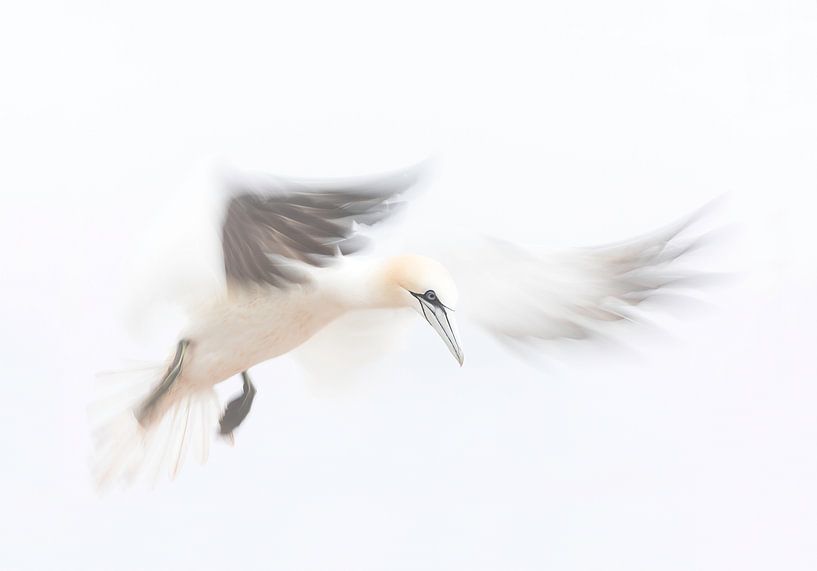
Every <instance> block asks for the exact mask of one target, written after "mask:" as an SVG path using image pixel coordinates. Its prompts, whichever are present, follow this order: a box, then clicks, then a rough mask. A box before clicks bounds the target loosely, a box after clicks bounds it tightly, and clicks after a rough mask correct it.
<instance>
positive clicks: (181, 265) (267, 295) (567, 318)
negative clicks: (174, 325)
mask: <svg viewBox="0 0 817 571" xmlns="http://www.w3.org/2000/svg"><path fill="white" fill-rule="evenodd" d="M427 175H428V169H427V167H426V166H425V165H423V164H421V165H418V166H414V167H410V168H407V169H403V170H399V171H396V172H391V173H386V174H379V175H373V176H365V177H357V178H346V179H326V180H312V179H293V178H284V177H278V176H271V175H264V174H255V173H244V172H237V171H228V172H219V173H218V174H217V175H212V174H208V175H207V177H206V184H204V183H202V180H203V179H202V180H198V181H194V183H193V184H192V186H191V187H190V189H189V192H187V193H182V194H180V199H179V200H180V201H179V202H178V206H180V207H181V208H182V209H183V210H184V211H185V212H187V214H188V215H189V216H192V217H193V218H194V221H195V222H196V223H198V225H196V223H194V224H192V225H190V226H187V227H183V226H182V225H180V224H179V221H178V219H177V218H174V216H173V214H172V213H173V212H174V211H173V210H172V209H171V210H170V212H171V214H170V215H169V218H168V219H167V220H166V223H167V227H168V228H170V232H169V233H167V236H170V239H165V240H164V242H160V243H157V244H158V245H157V247H156V249H155V250H154V251H153V254H151V256H149V257H150V258H151V259H152V261H153V262H154V266H156V265H157V264H158V266H159V267H158V270H154V274H155V273H156V271H158V274H157V275H159V276H160V277H161V278H163V279H159V280H158V281H156V283H158V285H156V286H154V288H153V290H149V288H148V290H146V293H145V292H143V295H142V297H141V299H142V300H143V301H145V300H149V299H152V298H155V297H157V296H158V297H161V296H160V295H159V294H162V295H164V296H165V297H169V298H173V297H174V296H175V301H177V302H179V303H178V305H179V306H180V307H182V313H183V315H184V322H183V325H182V326H181V327H180V329H179V331H178V335H177V337H176V340H175V347H174V348H173V349H172V350H170V351H168V357H167V360H166V361H165V362H164V363H162V364H161V365H159V366H157V367H150V368H146V369H142V370H139V371H131V372H129V373H123V374H121V375H120V374H112V375H110V377H111V378H118V377H124V378H125V379H126V384H128V383H130V384H131V385H132V388H134V387H135V392H134V391H133V390H132V391H131V393H130V400H128V402H127V405H126V406H124V407H123V409H122V410H121V411H118V413H117V414H115V415H113V416H111V417H109V418H107V419H106V421H105V422H104V423H103V424H102V426H101V428H99V429H98V430H97V432H96V442H95V445H96V454H95V456H96V462H95V467H94V469H95V472H96V477H97V480H98V482H99V484H100V485H104V484H106V483H110V482H113V481H117V480H124V481H129V480H132V479H135V478H138V477H139V476H140V474H141V473H142V472H144V471H145V470H146V469H147V467H149V466H152V468H153V472H154V473H161V472H163V471H167V472H169V473H170V475H171V476H175V474H176V473H177V472H178V470H179V469H180V467H181V465H182V463H183V462H184V459H185V457H186V455H187V454H188V451H190V450H191V449H192V452H193V453H194V455H195V456H197V457H198V458H199V460H200V461H202V462H203V461H204V460H206V457H207V454H208V450H209V446H210V441H211V439H212V438H213V437H214V436H216V435H221V436H222V437H224V438H227V439H229V440H231V441H232V439H233V438H234V431H235V430H236V429H237V428H238V427H239V426H240V425H241V424H242V422H243V421H244V420H245V419H246V418H247V416H248V414H249V413H250V412H251V410H252V405H253V401H254V399H255V397H256V386H255V384H254V382H253V380H252V378H251V374H250V370H251V368H252V367H253V366H255V365H257V364H259V363H262V362H264V361H267V360H269V359H273V358H275V357H278V356H281V355H284V354H287V353H291V352H294V351H296V350H297V349H299V348H300V347H301V346H302V345H303V346H304V347H306V348H308V347H309V344H310V340H312V339H317V338H319V337H320V336H318V335H317V334H318V333H319V332H322V331H323V332H325V331H327V330H331V328H328V327H327V326H329V325H330V324H332V323H337V322H339V321H341V320H343V319H347V318H350V317H354V316H355V315H358V314H361V313H362V312H371V311H373V310H374V311H375V316H379V319H380V320H381V321H384V322H385V321H388V320H389V319H391V316H393V315H394V312H400V313H401V314H403V315H404V314H405V313H406V312H409V313H414V314H416V317H417V318H419V320H420V321H424V322H425V323H426V324H428V325H429V326H430V328H431V329H432V330H433V331H434V332H435V333H436V334H437V336H438V337H439V339H440V341H441V342H442V343H443V344H444V345H445V347H446V348H447V349H448V351H449V352H450V354H451V356H452V357H453V359H454V360H455V361H456V363H457V364H458V365H460V366H462V365H463V364H464V363H465V350H464V346H463V340H462V338H461V336H460V333H459V329H458V326H457V320H458V319H459V317H460V312H462V314H463V317H465V318H470V319H471V320H472V321H473V322H475V323H476V324H478V325H479V326H481V327H483V328H484V329H485V330H487V331H488V332H490V333H491V334H492V335H494V336H495V337H497V338H498V339H500V340H502V341H504V342H506V343H511V344H513V343H520V344H529V343H532V342H545V343H546V342H548V341H551V340H556V339H584V338H589V337H592V336H593V334H594V332H596V331H598V330H599V328H600V327H601V326H602V325H604V324H605V323H609V322H615V321H620V320H627V319H629V312H628V310H629V309H630V308H632V307H633V306H636V305H638V304H640V303H641V302H642V301H644V300H645V299H647V298H649V297H650V296H652V295H654V294H655V293H656V292H658V291H661V290H663V289H666V288H668V287H671V286H673V285H678V284H680V283H683V280H685V279H687V278H688V277H689V274H688V273H685V272H679V271H677V270H674V269H673V267H674V266H673V262H674V261H675V260H677V259H678V258H679V257H681V256H683V255H684V254H685V253H687V252H688V251H690V250H691V249H693V248H694V247H696V246H697V245H698V244H699V243H700V240H697V239H694V238H693V239H682V235H684V234H685V233H686V232H687V230H688V229H689V227H690V226H691V225H692V223H693V222H694V221H695V220H697V218H698V214H697V213H696V214H693V215H691V216H688V217H687V218H685V219H683V220H681V221H680V222H677V223H675V224H672V225H670V226H668V227H666V228H662V229H660V230H658V231H656V232H653V233H650V234H648V235H646V236H642V237H639V238H636V239H633V240H628V241H625V242H621V243H619V244H613V245H607V246H602V247H596V248H583V249H574V250H565V251H556V252H540V251H536V250H530V249H525V248H522V247H519V246H516V245H515V244H511V243H508V242H503V241H501V240H498V239H481V240H478V241H474V242H473V243H472V244H471V247H470V250H468V249H467V250H468V251H465V252H460V253H459V254H458V255H455V256H453V257H451V258H450V262H447V263H446V265H443V264H442V263H440V262H439V261H436V260H434V259H431V258H429V257H425V256H421V255H417V254H402V255H398V256H393V257H388V258H385V259H364V258H363V257H360V256H355V254H356V253H358V252H360V251H361V250H362V249H363V248H364V247H365V246H366V244H367V238H366V233H367V231H368V229H369V228H371V227H372V226H375V225H377V224H378V223H380V222H382V221H384V220H386V219H387V218H389V217H391V216H392V215H393V214H394V213H395V212H397V211H399V210H401V209H402V206H403V205H405V203H406V202H407V197H409V196H410V195H411V192H410V191H411V190H412V189H413V188H414V187H417V186H418V185H420V183H421V182H423V181H425V180H426V179H427V178H428V176H427ZM197 185H201V186H197ZM204 186H206V189H205V188H204ZM175 212H180V210H176V211H175ZM196 217H199V218H198V219H197V220H195V219H196ZM211 223H212V226H209V224H211ZM193 227H195V229H196V231H192V230H190V228H193ZM167 236H166V238H167ZM355 258H357V260H356V261H355ZM194 267H195V268H196V269H197V270H198V271H191V268H194ZM201 268H206V270H204V271H201ZM171 275H175V276H182V277H180V278H179V279H176V280H175V281H174V280H172V279H168V276H171ZM455 276H456V279H455ZM458 287H459V288H461V289H462V290H463V294H464V296H463V297H464V299H467V300H468V303H467V304H463V305H462V306H461V305H460V300H459V293H460V292H459V290H458ZM179 300H182V301H179ZM378 311H380V313H378ZM415 321H417V319H415ZM336 341H338V342H341V341H342V340H339V339H337V340H336ZM304 344H305V345H304ZM238 375H240V376H241V378H242V384H243V391H242V393H241V394H240V395H239V396H237V397H236V398H235V399H234V400H232V401H231V402H229V403H228V404H227V405H226V406H223V405H222V404H221V402H220V401H219V399H218V396H217V395H216V392H215V390H214V387H215V386H216V385H217V384H219V383H221V382H223V381H225V380H227V379H230V378H232V377H234V376H238ZM134 380H135V381H136V382H135V383H133V381H134Z"/></svg>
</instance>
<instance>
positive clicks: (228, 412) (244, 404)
mask: <svg viewBox="0 0 817 571" xmlns="http://www.w3.org/2000/svg"><path fill="white" fill-rule="evenodd" d="M241 378H242V379H243V380H244V392H243V393H242V394H241V396H239V397H236V398H234V399H233V400H231V401H230V403H229V404H228V405H227V408H225V409H224V414H223V415H222V416H221V421H220V423H219V424H220V428H219V434H221V435H222V436H225V437H228V438H230V439H232V436H233V430H235V429H236V428H238V426H239V425H240V424H241V423H242V422H244V419H245V418H247V415H248V414H249V413H250V408H251V407H252V401H253V399H254V398H255V385H253V384H252V381H250V376H249V375H248V374H247V371H243V372H242V373H241Z"/></svg>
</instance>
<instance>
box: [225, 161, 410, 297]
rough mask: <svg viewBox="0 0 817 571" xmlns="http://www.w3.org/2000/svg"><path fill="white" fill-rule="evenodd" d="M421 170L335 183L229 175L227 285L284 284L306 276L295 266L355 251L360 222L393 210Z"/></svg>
mask: <svg viewBox="0 0 817 571" xmlns="http://www.w3.org/2000/svg"><path fill="white" fill-rule="evenodd" d="M424 171H425V169H424V167H423V166H422V165H420V166H415V167H412V168H408V169H405V170H401V171H398V172H394V173H389V174H386V175H378V176H370V177H361V178H354V179H341V180H334V181H332V180H327V181H315V180H311V181H310V180H296V179H284V178H280V177H269V176H266V177H265V176H256V177H248V176H243V177H238V178H234V179H233V180H232V181H230V182H229V186H230V199H229V201H228V203H227V206H226V210H225V214H224V220H223V224H222V253H223V257H224V269H225V272H226V276H227V281H228V284H237V285H245V284H265V285H272V286H275V287H285V286H286V285H288V284H292V283H298V282H302V281H304V280H305V279H306V278H305V276H306V274H304V273H303V272H299V271H298V270H297V266H298V264H299V263H300V264H306V265H308V266H325V265H327V264H330V263H332V262H333V261H334V260H336V259H337V258H338V257H339V256H342V255H347V254H352V253H354V252H357V251H358V250H360V249H361V248H362V247H363V246H365V244H366V243H367V241H366V239H365V238H364V237H363V236H362V235H361V233H360V232H359V226H360V225H366V226H371V225H373V224H376V223H378V222H381V221H383V220H385V219H386V218H387V217H389V216H390V215H391V214H392V213H393V212H395V210H396V209H397V208H399V206H400V205H401V204H402V200H401V195H402V194H403V193H405V192H406V191H407V190H408V189H410V188H411V187H413V186H415V185H416V184H417V183H418V182H419V181H420V179H421V177H422V175H423V173H424Z"/></svg>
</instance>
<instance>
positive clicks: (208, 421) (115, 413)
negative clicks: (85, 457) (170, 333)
mask: <svg viewBox="0 0 817 571" xmlns="http://www.w3.org/2000/svg"><path fill="white" fill-rule="evenodd" d="M166 371H167V366H166V365H159V366H155V367H153V366H151V367H145V368H141V369H131V370H126V371H118V372H109V373H102V374H100V375H98V379H99V380H100V381H101V382H100V385H101V386H100V388H101V389H102V390H103V391H104V392H105V395H104V396H103V397H102V398H100V399H99V400H98V401H97V402H96V403H94V404H93V405H92V406H91V407H89V414H90V416H91V421H92V423H93V425H94V426H95V428H94V439H93V440H94V455H93V461H92V470H93V473H94V477H95V479H96V484H97V488H98V489H100V490H102V489H105V488H108V487H110V486H111V485H113V484H116V483H122V484H125V485H127V484H133V483H137V482H140V481H142V482H145V483H148V484H153V483H156V481H157V480H158V479H159V477H161V476H162V474H167V475H168V476H169V477H170V478H171V479H172V478H174V477H175V476H176V474H177V473H178V472H179V470H180V469H181V467H182V465H183V464H184V461H185V458H186V456H187V453H188V451H191V452H192V454H193V457H194V458H195V459H196V460H198V461H199V462H200V463H204V462H205V461H206V460H207V456H208V454H209V449H210V440H211V439H212V437H213V435H214V434H216V431H217V427H218V421H219V416H220V414H221V405H220V403H219V400H218V397H217V396H216V393H215V391H214V390H213V389H212V388H207V389H197V390H185V391H172V392H169V393H167V394H165V395H163V397H162V398H161V399H160V400H158V401H157V402H156V403H154V408H153V410H152V413H151V414H150V415H149V416H146V415H144V414H143V413H142V411H143V410H144V404H145V402H146V400H148V399H149V398H151V396H153V395H155V392H156V387H157V386H158V385H159V384H160V382H161V380H162V379H163V376H164V375H165V373H166Z"/></svg>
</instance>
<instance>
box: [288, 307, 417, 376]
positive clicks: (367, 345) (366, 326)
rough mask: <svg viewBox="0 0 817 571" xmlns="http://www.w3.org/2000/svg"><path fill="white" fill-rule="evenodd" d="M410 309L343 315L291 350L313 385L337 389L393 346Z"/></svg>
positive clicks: (410, 319) (410, 314) (410, 317)
mask: <svg viewBox="0 0 817 571" xmlns="http://www.w3.org/2000/svg"><path fill="white" fill-rule="evenodd" d="M415 317H416V316H415V315H414V313H413V311H411V310H405V309H402V310H400V309H368V310H357V311H350V312H347V313H346V314H344V315H342V316H341V317H339V318H338V319H336V320H335V321H333V322H332V323H330V324H329V325H327V326H326V327H324V328H323V329H322V330H321V331H319V332H318V333H317V334H316V335H314V336H313V337H312V338H310V339H309V340H308V341H307V342H306V343H304V344H303V345H301V346H300V347H298V348H297V349H295V350H294V351H292V355H293V356H294V357H295V359H296V361H297V362H298V364H299V365H301V366H302V367H303V368H304V370H305V371H306V373H307V379H308V380H309V381H310V383H311V384H312V386H313V388H317V389H321V390H329V391H330V392H331V391H332V390H336V389H339V388H345V387H346V386H348V385H349V383H350V381H354V380H356V379H357V377H358V375H359V373H360V372H361V371H362V370H363V369H364V368H365V367H366V366H367V365H370V364H372V363H374V362H376V361H377V360H378V359H381V358H383V357H384V355H387V354H388V353H389V352H391V351H392V350H394V349H396V348H397V347H398V346H399V345H400V343H401V341H402V340H403V338H404V337H405V334H406V332H407V331H408V328H409V326H410V324H411V323H413V321H414V319H415Z"/></svg>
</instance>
